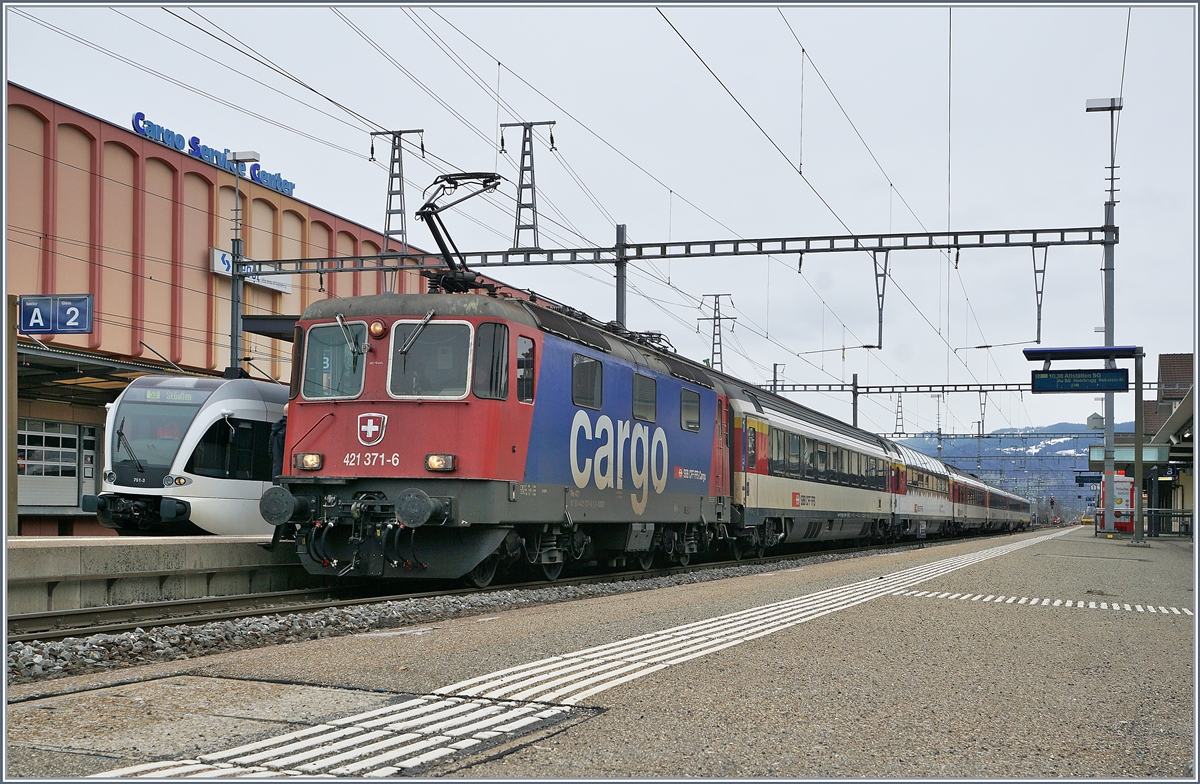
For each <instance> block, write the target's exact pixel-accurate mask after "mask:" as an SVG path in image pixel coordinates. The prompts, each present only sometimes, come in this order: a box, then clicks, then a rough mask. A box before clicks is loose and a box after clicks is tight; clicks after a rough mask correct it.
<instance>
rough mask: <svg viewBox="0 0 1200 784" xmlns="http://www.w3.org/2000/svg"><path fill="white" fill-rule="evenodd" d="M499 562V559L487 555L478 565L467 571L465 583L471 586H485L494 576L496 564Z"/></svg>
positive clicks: (489, 583) (490, 582)
mask: <svg viewBox="0 0 1200 784" xmlns="http://www.w3.org/2000/svg"><path fill="white" fill-rule="evenodd" d="M499 563H500V559H498V558H493V557H490V556H489V557H488V558H486V559H484V560H483V561H482V562H481V563H480V564H479V565H478V566H476V567H475V568H474V569H472V570H471V571H469V572H467V576H466V578H465V579H466V581H467V585H470V586H471V587H473V588H487V587H488V586H489V585H491V584H492V578H493V577H495V576H496V566H497V565H498V564H499Z"/></svg>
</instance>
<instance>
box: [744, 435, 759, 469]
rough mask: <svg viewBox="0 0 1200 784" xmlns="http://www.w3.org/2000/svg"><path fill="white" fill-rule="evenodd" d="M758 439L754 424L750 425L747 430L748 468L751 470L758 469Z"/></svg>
mask: <svg viewBox="0 0 1200 784" xmlns="http://www.w3.org/2000/svg"><path fill="white" fill-rule="evenodd" d="M757 440H758V439H757V437H756V436H755V430H754V425H750V427H749V428H747V430H746V470H747V471H750V472H754V471H756V470H757V469H758V449H757V448H756V445H755V442H756V441H757Z"/></svg>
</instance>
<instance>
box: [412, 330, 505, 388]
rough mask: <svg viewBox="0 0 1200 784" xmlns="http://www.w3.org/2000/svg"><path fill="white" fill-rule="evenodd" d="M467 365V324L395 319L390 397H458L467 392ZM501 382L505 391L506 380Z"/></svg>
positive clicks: (469, 337) (468, 339)
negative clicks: (423, 322) (396, 320)
mask: <svg viewBox="0 0 1200 784" xmlns="http://www.w3.org/2000/svg"><path fill="white" fill-rule="evenodd" d="M498 326H500V325H498ZM505 339H506V340H507V330H506V336H505ZM485 361H486V360H485ZM505 361H506V362H507V357H506V359H505ZM470 368H471V325H470V324H464V323H456V322H445V321H441V322H438V321H433V322H427V323H425V324H424V326H422V322H420V321H398V322H396V326H395V330H394V331H393V333H392V358H391V373H390V378H389V380H388V392H389V393H390V394H391V395H393V396H394V397H420V398H448V399H452V400H460V399H462V398H464V397H466V395H467V378H468V376H469V375H470ZM504 383H505V387H506V390H505V394H507V385H508V382H507V380H505V382H504Z"/></svg>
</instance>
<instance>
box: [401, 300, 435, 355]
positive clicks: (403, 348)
mask: <svg viewBox="0 0 1200 784" xmlns="http://www.w3.org/2000/svg"><path fill="white" fill-rule="evenodd" d="M431 318H433V310H432V309H430V311H429V312H428V313H426V314H425V318H423V319H421V323H420V324H418V325H417V328H416V329H414V330H413V333H412V334H411V335H409V336H408V340H406V341H404V345H403V346H401V347H400V351H399V352H397V353H399V354H400V356H404V355H405V354H407V353H408V350H409V349H410V348H412V347H413V343H416V342H417V338H418V337H420V336H421V331H422V330H424V329H425V325H427V324H428V323H429V320H430V319H431Z"/></svg>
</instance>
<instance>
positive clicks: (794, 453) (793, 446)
mask: <svg viewBox="0 0 1200 784" xmlns="http://www.w3.org/2000/svg"><path fill="white" fill-rule="evenodd" d="M801 438H802V436H798V435H796V434H795V433H788V466H787V473H788V476H790V477H791V478H792V479H799V478H800V477H802V476H803V475H804V473H803V468H802V467H801V466H800V439H801Z"/></svg>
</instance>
